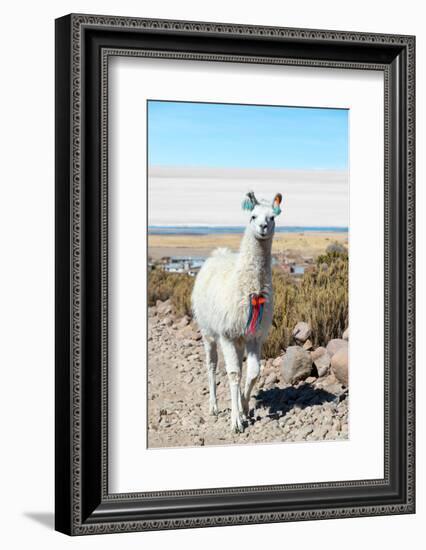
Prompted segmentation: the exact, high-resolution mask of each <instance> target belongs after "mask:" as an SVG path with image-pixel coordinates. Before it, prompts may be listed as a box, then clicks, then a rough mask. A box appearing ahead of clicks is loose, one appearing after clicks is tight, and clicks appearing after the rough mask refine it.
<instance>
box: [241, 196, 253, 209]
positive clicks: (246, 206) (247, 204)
mask: <svg viewBox="0 0 426 550" xmlns="http://www.w3.org/2000/svg"><path fill="white" fill-rule="evenodd" d="M241 206H242V209H243V210H253V208H254V204H253V203H252V202H251V200H250V199H245V200H244V201H243V203H242V205H241Z"/></svg>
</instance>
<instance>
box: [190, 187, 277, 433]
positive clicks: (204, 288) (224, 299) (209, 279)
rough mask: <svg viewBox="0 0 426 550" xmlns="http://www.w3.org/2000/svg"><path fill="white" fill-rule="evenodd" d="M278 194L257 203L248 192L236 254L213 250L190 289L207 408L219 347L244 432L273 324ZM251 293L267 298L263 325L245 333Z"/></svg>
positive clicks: (234, 415)
mask: <svg viewBox="0 0 426 550" xmlns="http://www.w3.org/2000/svg"><path fill="white" fill-rule="evenodd" d="M280 203H281V195H279V194H277V195H276V196H275V198H274V200H273V201H269V202H268V201H264V200H262V201H260V202H259V201H258V200H257V199H256V197H255V196H254V193H253V192H250V193H248V194H247V196H246V198H245V200H244V202H243V208H244V209H245V210H248V211H249V213H250V219H249V223H248V225H247V227H246V229H245V232H244V235H243V238H242V240H241V244H240V249H239V252H237V253H235V252H232V251H231V250H229V249H227V248H218V249H216V250H214V251H213V252H212V254H211V256H210V257H209V258H208V259H207V260H206V261H205V263H204V264H203V266H202V268H201V269H200V271H199V273H198V275H197V277H196V280H195V284H194V289H193V292H192V309H193V313H194V317H195V319H196V321H197V323H198V326H199V328H200V331H201V334H202V336H203V343H204V349H205V353H206V367H207V372H208V379H209V393H210V398H209V399H210V401H209V409H210V413H211V414H217V413H218V407H217V398H216V369H217V358H218V356H217V345H218V344H219V345H220V346H221V348H222V352H223V356H224V359H225V366H226V371H227V374H228V381H229V386H230V396H231V429H232V430H233V431H235V432H243V431H244V421H245V420H246V415H247V414H248V409H249V401H250V394H251V391H252V388H253V386H254V384H255V382H256V380H257V378H258V376H259V373H260V354H261V348H262V344H263V342H264V340H265V339H266V337H267V335H268V332H269V329H270V327H271V324H272V315H273V307H274V304H273V289H272V269H271V248H272V239H273V236H274V231H275V221H274V219H275V216H276V215H278V214H279V213H280V212H281V210H280ZM252 294H256V295H262V296H263V297H264V298H265V299H266V302H265V304H264V308H263V316H262V320H261V323H260V324H259V325H258V326H257V327H256V329H255V332H254V333H247V331H246V327H247V321H248V317H249V309H250V297H251V295H252ZM244 353H247V375H246V382H245V389H244V392H243V393H242V392H241V388H240V382H241V372H242V363H243V358H244Z"/></svg>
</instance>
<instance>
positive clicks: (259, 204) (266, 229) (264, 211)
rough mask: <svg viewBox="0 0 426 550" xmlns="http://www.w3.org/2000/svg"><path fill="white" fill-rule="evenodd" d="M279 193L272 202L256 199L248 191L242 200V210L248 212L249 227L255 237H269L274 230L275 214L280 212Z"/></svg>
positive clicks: (280, 199) (280, 196) (280, 198)
mask: <svg viewBox="0 0 426 550" xmlns="http://www.w3.org/2000/svg"><path fill="white" fill-rule="evenodd" d="M281 201H282V195H281V193H277V194H276V195H275V197H274V199H273V201H272V202H268V201H266V200H260V201H258V200H257V199H256V197H255V195H254V193H253V191H249V192H248V193H247V195H246V196H245V198H244V201H243V204H242V206H243V210H247V211H248V212H250V214H251V216H250V222H249V227H250V229H251V231H253V233H254V235H255V237H256V238H257V239H261V240H265V239H270V238H271V237H272V236H273V234H274V231H275V216H279V215H280V214H281Z"/></svg>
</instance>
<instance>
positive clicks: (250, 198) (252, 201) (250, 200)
mask: <svg viewBox="0 0 426 550" xmlns="http://www.w3.org/2000/svg"><path fill="white" fill-rule="evenodd" d="M256 204H259V202H258V200H257V199H256V197H255V196H254V193H253V191H249V192H248V193H247V194H246V197H245V199H244V200H243V203H242V205H241V207H242V209H243V210H253V208H254V207H255V206H256Z"/></svg>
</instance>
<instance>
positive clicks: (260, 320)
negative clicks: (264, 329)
mask: <svg viewBox="0 0 426 550" xmlns="http://www.w3.org/2000/svg"><path fill="white" fill-rule="evenodd" d="M262 315H263V304H260V306H259V316H258V318H257V323H256V330H257V329H258V328H259V327H260V323H261V322H262Z"/></svg>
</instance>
